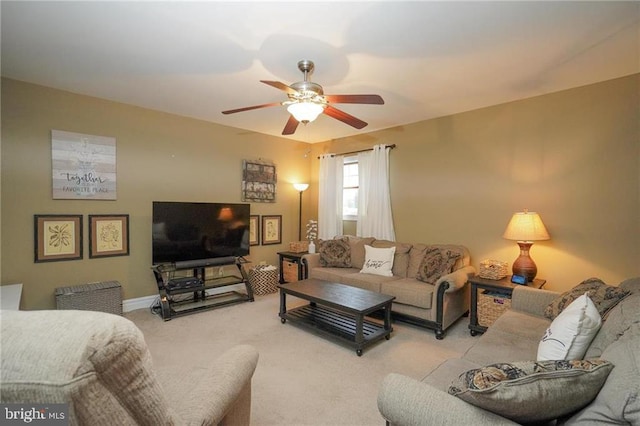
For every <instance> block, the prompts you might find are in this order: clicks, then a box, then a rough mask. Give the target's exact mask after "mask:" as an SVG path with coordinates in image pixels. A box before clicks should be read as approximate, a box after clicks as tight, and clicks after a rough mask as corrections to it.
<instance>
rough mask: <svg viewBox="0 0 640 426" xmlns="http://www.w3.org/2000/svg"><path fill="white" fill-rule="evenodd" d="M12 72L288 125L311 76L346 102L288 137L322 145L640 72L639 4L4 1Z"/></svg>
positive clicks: (191, 111)
mask: <svg viewBox="0 0 640 426" xmlns="http://www.w3.org/2000/svg"><path fill="white" fill-rule="evenodd" d="M1 17H2V62H1V66H2V75H3V76H5V77H10V78H13V79H18V80H23V81H27V82H32V83H36V84H41V85H45V86H50V87H54V88H58V89H62V90H68V91H71V92H75V93H81V94H86V95H91V96H97V97H100V98H105V99H110V100H113V101H118V102H124V103H127V104H132V105H137V106H141V107H145V108H151V109H155V110H160V111H166V112H169V113H173V114H179V115H182V116H188V117H194V118H198V119H202V120H206V121H210V122H214V123H219V124H223V125H227V126H232V127H236V128H238V129H239V130H238V132H242V133H246V131H247V130H250V131H255V132H260V133H265V134H269V135H275V136H280V133H281V132H282V129H283V127H284V125H285V123H286V121H287V119H288V117H289V116H288V113H287V112H286V110H285V109H284V107H281V106H276V107H271V108H266V109H258V110H252V111H247V112H242V113H238V114H233V115H223V114H222V113H221V111H223V110H227V109H234V108H240V107H245V106H251V105H257V104H265V103H271V102H280V101H284V100H286V94H285V93H284V92H282V91H279V90H277V89H274V88H273V87H270V86H267V85H265V84H262V83H260V82H259V80H277V81H281V82H283V83H286V84H291V83H293V82H295V81H300V80H302V73H300V71H298V69H297V62H298V61H299V60H301V59H310V60H312V61H314V62H315V65H316V70H315V72H314V74H313V75H312V76H311V80H312V81H314V82H316V83H319V84H321V85H322V86H323V87H324V91H325V93H327V94H370V93H374V94H379V95H381V96H382V97H383V98H384V100H385V105H381V106H380V105H350V104H337V105H336V106H337V107H338V108H339V109H341V110H343V111H345V112H348V113H350V114H352V115H355V116H356V117H358V118H360V119H362V120H364V121H366V122H368V123H369V125H368V126H367V127H365V128H364V129H362V130H356V129H353V128H352V127H350V126H347V125H346V124H344V123H342V122H339V121H337V120H334V119H332V118H330V117H328V116H324V115H321V116H320V117H319V118H318V119H317V120H316V121H315V122H313V123H311V124H309V125H307V126H300V127H299V128H298V131H297V132H296V134H294V135H293V136H290V137H288V138H290V139H295V140H301V141H305V142H318V141H326V140H330V139H335V138H339V137H345V136H350V135H355V134H360V133H363V132H370V131H374V130H380V129H384V128H389V127H394V126H400V125H404V124H408V123H413V122H417V121H422V120H425V119H429V118H433V117H440V116H444V115H449V114H453V113H457V112H462V111H468V110H472V109H476V108H481V107H486V106H489V105H495V104H499V103H503V102H508V101H512V100H517V99H523V98H528V97H532V96H536V95H540V94H544V93H550V92H555V91H558V90H563V89H567V88H571V87H577V86H582V85H586V84H590V83H595V82H598V81H604V80H609V79H612V78H617V77H621V76H625V75H629V74H633V73H638V72H640V2H612V1H601V2H553V1H533V2H522V1H513V2H478V1H476V2H419V1H414V2H401V1H377V2H362V1H361V2H295V3H293V2H291V3H289V2H268V1H254V2H215V1H208V2H207V1H204V2H185V1H173V2H147V1H134V2H51V1H46V2H25V1H18V2H11V1H2V2H1Z"/></svg>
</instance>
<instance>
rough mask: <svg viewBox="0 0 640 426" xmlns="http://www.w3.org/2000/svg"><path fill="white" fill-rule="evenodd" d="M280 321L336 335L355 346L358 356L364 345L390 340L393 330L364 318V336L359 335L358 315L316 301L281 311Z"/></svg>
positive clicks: (331, 335) (330, 335)
mask: <svg viewBox="0 0 640 426" xmlns="http://www.w3.org/2000/svg"><path fill="white" fill-rule="evenodd" d="M279 315H280V321H282V323H283V324H284V323H285V322H287V320H289V321H291V322H293V323H296V324H300V325H302V326H303V327H307V328H309V329H313V330H316V331H318V332H320V333H322V334H325V335H327V336H329V337H335V338H338V339H340V340H342V341H343V342H345V343H347V344H349V345H351V346H353V347H354V348H355V349H356V353H357V354H358V356H361V355H362V350H363V349H364V347H366V346H368V345H370V344H372V343H374V342H376V341H378V340H381V339H383V338H384V339H387V340H389V339H390V337H391V331H392V330H386V329H385V328H384V325H382V324H378V323H376V322H373V321H369V320H367V319H364V318H362V336H361V337H359V336H358V317H356V316H351V315H348V314H345V313H343V312H340V311H337V310H335V309H331V308H328V307H326V306H320V305H317V304H314V303H310V304H308V305H303V306H300V307H297V308H294V309H291V310H288V311H286V312H285V313H281V314H279Z"/></svg>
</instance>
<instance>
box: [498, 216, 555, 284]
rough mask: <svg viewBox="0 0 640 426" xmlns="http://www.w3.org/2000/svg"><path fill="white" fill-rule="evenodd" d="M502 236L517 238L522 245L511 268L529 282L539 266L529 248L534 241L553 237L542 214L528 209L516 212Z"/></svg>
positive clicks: (515, 273)
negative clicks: (541, 216) (531, 255)
mask: <svg viewBox="0 0 640 426" xmlns="http://www.w3.org/2000/svg"><path fill="white" fill-rule="evenodd" d="M502 237H503V238H506V239H507V240H515V241H517V242H518V246H520V256H518V258H517V259H516V260H515V262H513V266H512V268H511V269H512V271H513V274H514V275H520V276H523V277H525V278H526V279H527V282H529V281H533V279H534V278H535V277H536V274H537V273H538V267H537V266H536V264H535V262H534V261H533V259H531V257H530V256H529V249H530V248H531V246H532V245H533V242H534V241H541V240H548V239H550V238H551V237H550V236H549V232H547V228H545V226H544V223H542V219H541V218H540V215H539V214H538V213H535V212H529V211H527V210H526V209H525V211H523V212H519V213H515V214H514V215H513V217H512V218H511V221H510V222H509V224H508V225H507V229H506V230H505V231H504V234H503V235H502Z"/></svg>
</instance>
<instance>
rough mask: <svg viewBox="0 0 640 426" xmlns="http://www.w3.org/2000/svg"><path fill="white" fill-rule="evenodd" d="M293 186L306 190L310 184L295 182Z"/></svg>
mask: <svg viewBox="0 0 640 426" xmlns="http://www.w3.org/2000/svg"><path fill="white" fill-rule="evenodd" d="M293 187H294V188H295V189H296V191H299V192H302V191H306V190H307V188H309V184H308V183H294V184H293Z"/></svg>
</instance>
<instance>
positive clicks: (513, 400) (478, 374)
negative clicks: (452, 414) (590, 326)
mask: <svg viewBox="0 0 640 426" xmlns="http://www.w3.org/2000/svg"><path fill="white" fill-rule="evenodd" d="M612 369H613V364H611V363H610V362H608V361H606V360H603V359H591V360H576V361H538V362H536V361H522V362H513V363H501V364H492V365H488V366H486V367H483V368H477V369H473V370H469V371H467V372H465V373H462V374H461V375H460V377H458V379H457V380H455V381H454V382H453V383H452V384H451V386H450V387H449V393H450V394H451V395H455V396H457V397H458V398H460V399H462V400H464V401H466V402H468V403H470V404H473V405H475V406H478V407H481V408H484V409H485V410H489V411H491V412H493V413H497V414H500V415H501V416H504V417H506V418H508V419H511V420H513V421H515V422H517V423H531V422H543V421H548V420H552V419H556V418H558V417H560V416H564V415H566V414H569V413H573V412H575V411H577V410H579V409H580V408H582V407H584V406H585V405H587V404H589V402H591V401H592V400H593V399H594V398H595V397H596V395H597V394H598V392H599V391H600V388H602V386H603V385H604V383H605V381H606V380H607V376H608V375H609V373H610V372H611V370H612Z"/></svg>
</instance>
